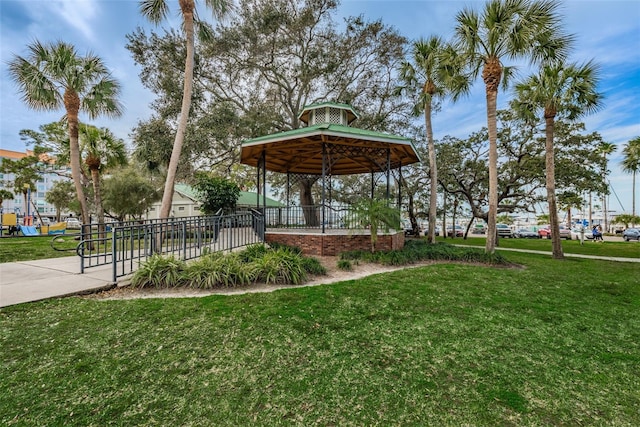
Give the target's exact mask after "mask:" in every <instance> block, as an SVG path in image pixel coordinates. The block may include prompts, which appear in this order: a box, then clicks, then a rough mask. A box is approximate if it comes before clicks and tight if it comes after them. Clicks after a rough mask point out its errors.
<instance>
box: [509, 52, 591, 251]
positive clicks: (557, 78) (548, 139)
mask: <svg viewBox="0 0 640 427" xmlns="http://www.w3.org/2000/svg"><path fill="white" fill-rule="evenodd" d="M597 83H598V67H597V66H596V65H595V64H594V63H593V62H592V61H589V62H587V63H585V64H582V65H577V64H568V65H565V64H564V63H561V62H558V63H555V64H547V65H544V66H543V67H542V68H541V69H540V72H539V74H537V75H532V76H530V77H529V78H527V79H526V80H525V81H524V82H522V83H519V84H517V85H516V93H517V99H516V100H515V101H514V102H512V104H511V105H512V107H513V108H514V109H515V110H516V111H518V112H519V113H521V114H523V115H524V116H525V118H526V119H529V120H532V121H536V120H537V119H536V117H539V115H538V114H539V113H540V112H542V114H543V116H544V120H545V175H546V187H547V203H548V205H549V225H550V226H551V239H552V246H553V257H554V258H556V259H560V258H563V257H564V254H563V252H562V244H561V241H560V227H559V222H558V206H557V201H556V183H555V164H554V160H555V159H554V156H555V155H554V144H553V135H554V127H555V119H556V116H561V117H566V118H567V119H568V120H575V119H577V118H579V117H581V116H583V115H585V114H587V113H591V112H594V111H596V110H597V109H598V108H599V107H600V106H601V101H602V96H601V95H600V94H599V93H598V92H597V91H596V86H597Z"/></svg>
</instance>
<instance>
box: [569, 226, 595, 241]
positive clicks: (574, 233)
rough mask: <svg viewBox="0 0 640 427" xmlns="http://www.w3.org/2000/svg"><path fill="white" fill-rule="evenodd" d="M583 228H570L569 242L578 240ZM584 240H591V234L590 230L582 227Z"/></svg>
mask: <svg viewBox="0 0 640 427" xmlns="http://www.w3.org/2000/svg"><path fill="white" fill-rule="evenodd" d="M582 229H583V227H582V226H581V225H575V226H573V228H571V232H570V233H571V240H580V235H581V234H582V232H583V230H582ZM584 238H585V240H593V232H592V231H591V229H590V228H587V227H584Z"/></svg>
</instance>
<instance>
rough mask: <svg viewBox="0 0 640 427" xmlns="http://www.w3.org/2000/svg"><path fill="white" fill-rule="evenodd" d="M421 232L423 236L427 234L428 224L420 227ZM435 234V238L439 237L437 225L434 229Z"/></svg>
mask: <svg viewBox="0 0 640 427" xmlns="http://www.w3.org/2000/svg"><path fill="white" fill-rule="evenodd" d="M422 232H423V234H424V235H425V236H426V235H427V234H429V226H428V224H425V226H424V227H422ZM435 232H436V236H439V235H440V227H438V226H437V225H436V228H435Z"/></svg>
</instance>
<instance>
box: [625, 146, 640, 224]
mask: <svg viewBox="0 0 640 427" xmlns="http://www.w3.org/2000/svg"><path fill="white" fill-rule="evenodd" d="M622 155H623V156H624V159H623V160H622V170H623V171H625V172H627V173H630V174H631V175H632V183H633V186H632V190H631V191H632V194H631V215H632V216H634V217H635V216H636V174H637V173H638V172H640V136H637V137H635V138H633V139H632V140H631V141H629V142H627V145H625V146H624V148H623V149H622Z"/></svg>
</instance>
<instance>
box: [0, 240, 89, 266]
mask: <svg viewBox="0 0 640 427" xmlns="http://www.w3.org/2000/svg"><path fill="white" fill-rule="evenodd" d="M75 237H77V234H75V235H74V234H63V235H60V236H59V237H58V238H57V239H56V243H55V244H54V245H53V246H52V243H51V241H52V240H53V236H31V237H3V238H1V239H0V263H3V262H15V261H30V260H34V259H45V258H60V257H65V256H71V255H75V254H76V252H75V248H76V247H77V246H78V243H80V241H79V240H75ZM54 246H55V248H57V249H59V250H56V249H54Z"/></svg>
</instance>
